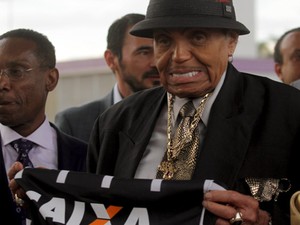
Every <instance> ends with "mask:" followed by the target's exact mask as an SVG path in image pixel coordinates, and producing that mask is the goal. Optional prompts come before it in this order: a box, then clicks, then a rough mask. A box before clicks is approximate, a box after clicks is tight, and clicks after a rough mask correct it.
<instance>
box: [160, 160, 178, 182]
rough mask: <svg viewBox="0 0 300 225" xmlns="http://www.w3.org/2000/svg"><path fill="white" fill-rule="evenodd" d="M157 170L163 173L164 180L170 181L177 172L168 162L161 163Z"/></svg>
mask: <svg viewBox="0 0 300 225" xmlns="http://www.w3.org/2000/svg"><path fill="white" fill-rule="evenodd" d="M158 170H159V171H161V172H162V173H163V179H164V180H171V179H172V178H173V176H174V174H175V173H176V171H177V169H176V167H175V165H174V164H173V163H172V162H169V161H164V162H162V163H161V164H160V165H159V167H158Z"/></svg>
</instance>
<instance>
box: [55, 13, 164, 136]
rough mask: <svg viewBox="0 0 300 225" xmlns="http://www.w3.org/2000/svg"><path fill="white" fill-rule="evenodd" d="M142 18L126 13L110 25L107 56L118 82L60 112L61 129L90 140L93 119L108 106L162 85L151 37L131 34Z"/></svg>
mask: <svg viewBox="0 0 300 225" xmlns="http://www.w3.org/2000/svg"><path fill="white" fill-rule="evenodd" d="M143 19H145V16H144V15H141V14H135V13H132V14H127V15H124V16H123V17H121V18H120V19H117V20H116V21H115V22H114V23H113V24H112V25H111V26H110V28H109V30H108V35H107V49H106V51H105V52H104V57H105V60H106V63H107V65H108V66H109V67H110V68H111V70H112V72H113V73H114V74H115V76H116V80H117V82H116V84H115V86H114V88H113V90H112V91H111V92H110V93H108V94H107V95H106V96H105V97H104V98H102V99H100V100H97V101H93V102H90V103H87V104H85V105H82V106H79V107H71V108H69V109H66V110H64V111H62V112H59V113H58V114H57V115H56V116H55V123H56V125H57V126H58V127H59V128H60V129H61V130H62V131H64V132H65V133H67V134H70V135H72V136H74V137H77V138H79V139H82V140H84V141H86V142H88V140H89V137H90V133H91V130H92V127H93V124H94V121H95V120H96V118H97V117H98V116H99V115H100V114H101V113H102V112H103V111H104V110H105V109H107V108H108V107H110V106H111V105H113V104H115V103H117V102H119V101H120V100H122V99H123V98H125V97H127V96H129V95H131V94H133V93H135V92H137V91H140V90H144V89H147V88H151V87H154V86H158V85H160V80H159V75H158V72H157V70H156V67H155V65H154V58H153V43H152V39H150V38H141V37H136V36H133V35H131V34H129V31H130V29H131V28H132V27H133V26H134V25H135V24H136V23H137V22H140V21H141V20H143ZM83 118H84V119H83Z"/></svg>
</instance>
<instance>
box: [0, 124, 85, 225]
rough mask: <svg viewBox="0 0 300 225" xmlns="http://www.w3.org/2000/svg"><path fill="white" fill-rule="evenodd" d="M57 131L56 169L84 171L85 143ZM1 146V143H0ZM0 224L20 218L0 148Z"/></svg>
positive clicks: (14, 222)
mask: <svg viewBox="0 0 300 225" xmlns="http://www.w3.org/2000/svg"><path fill="white" fill-rule="evenodd" d="M51 126H52V127H53V128H54V129H55V130H56V133H57V148H58V156H57V159H58V169H59V170H72V171H86V152H87V144H86V143H85V142H83V141H81V140H78V139H76V138H74V137H71V136H69V135H67V134H64V133H63V132H61V131H59V130H58V129H57V127H55V126H54V125H53V124H51ZM0 146H1V145H0ZM0 199H1V200H0V206H1V207H0V208H1V212H0V213H1V214H0V224H4V221H6V224H9V225H19V224H21V223H20V218H19V215H18V214H17V213H16V210H15V205H14V203H13V199H12V195H11V192H10V189H9V188H8V181H7V171H6V169H5V164H4V159H3V155H2V149H1V150H0Z"/></svg>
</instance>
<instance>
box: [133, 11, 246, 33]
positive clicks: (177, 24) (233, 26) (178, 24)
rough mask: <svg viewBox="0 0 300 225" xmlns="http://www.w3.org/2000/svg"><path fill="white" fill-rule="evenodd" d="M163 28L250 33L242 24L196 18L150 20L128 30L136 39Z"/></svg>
mask: <svg viewBox="0 0 300 225" xmlns="http://www.w3.org/2000/svg"><path fill="white" fill-rule="evenodd" d="M165 28H220V29H229V30H235V31H237V32H238V33H239V35H245V34H249V33H250V31H249V30H248V29H247V27H245V26H244V25H243V24H242V23H240V22H238V21H232V19H227V18H223V17H219V18H218V17H217V18H216V17H215V16H202V17H199V16H196V17H192V18H186V17H165V18H151V19H145V20H143V21H140V22H138V23H137V24H135V25H134V26H133V27H132V29H131V30H130V34H132V35H134V36H138V37H146V38H153V31H154V30H157V29H165Z"/></svg>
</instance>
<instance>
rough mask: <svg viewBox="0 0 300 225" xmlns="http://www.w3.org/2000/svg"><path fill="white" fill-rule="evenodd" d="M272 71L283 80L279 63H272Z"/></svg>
mask: <svg viewBox="0 0 300 225" xmlns="http://www.w3.org/2000/svg"><path fill="white" fill-rule="evenodd" d="M274 71H275V73H276V74H277V76H278V78H279V79H280V80H281V81H283V76H282V70H281V64H279V63H275V64H274Z"/></svg>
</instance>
